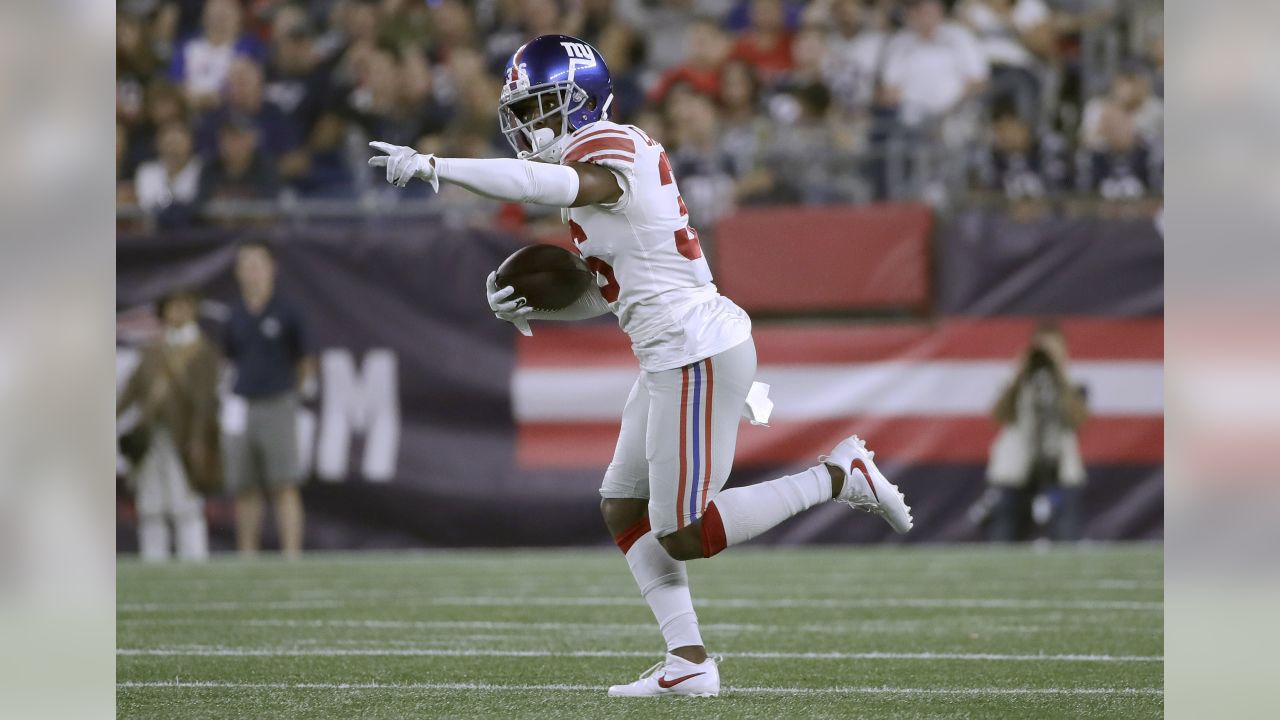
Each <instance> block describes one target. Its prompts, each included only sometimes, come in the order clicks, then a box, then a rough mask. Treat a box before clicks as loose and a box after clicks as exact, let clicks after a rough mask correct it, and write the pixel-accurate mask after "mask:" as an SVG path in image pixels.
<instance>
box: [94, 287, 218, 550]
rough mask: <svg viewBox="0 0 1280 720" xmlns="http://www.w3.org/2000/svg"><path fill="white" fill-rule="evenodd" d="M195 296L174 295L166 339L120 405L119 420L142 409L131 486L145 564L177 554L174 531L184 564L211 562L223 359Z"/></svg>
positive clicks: (144, 360)
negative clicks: (210, 505) (207, 507)
mask: <svg viewBox="0 0 1280 720" xmlns="http://www.w3.org/2000/svg"><path fill="white" fill-rule="evenodd" d="M198 304H199V298H198V296H197V295H196V293H195V292H194V291H192V290H187V289H180V290H177V291H174V292H171V293H169V294H167V295H166V296H165V297H164V298H162V299H161V300H160V302H159V304H158V312H159V315H160V318H161V320H162V322H163V332H162V333H161V335H160V337H158V338H156V339H155V340H153V341H151V342H149V343H148V344H147V345H146V346H144V347H143V348H142V356H141V359H140V360H139V362H138V366H137V368H136V369H135V370H134V372H133V374H132V375H131V376H130V377H129V379H128V381H126V383H125V386H124V390H123V392H122V393H121V394H120V398H119V400H118V401H117V403H116V416H117V417H120V416H121V415H123V414H124V413H125V411H126V410H128V409H129V408H130V407H132V406H134V405H136V406H137V407H138V410H139V420H138V425H137V428H136V429H135V430H133V431H130V432H129V433H127V437H128V438H129V439H130V442H129V443H128V444H129V445H130V446H131V448H126V454H129V453H130V452H132V453H133V454H134V455H135V457H134V458H133V459H134V463H133V469H132V472H131V477H130V480H131V481H132V484H133V487H134V492H135V495H136V505H137V511H138V546H139V552H140V554H141V556H142V559H143V560H163V559H166V558H168V557H169V555H170V539H169V538H170V528H169V524H170V523H172V524H173V535H174V538H175V541H176V542H175V543H174V544H175V545H176V548H177V555H178V557H180V558H182V559H185V560H201V559H204V558H206V557H208V554H209V538H208V529H207V527H206V525H205V518H204V498H203V497H202V494H208V493H212V492H216V491H217V490H218V489H219V488H220V487H221V485H222V455H221V451H220V442H219V428H218V394H217V385H218V367H219V354H218V351H217V349H216V348H215V347H214V345H213V344H212V343H211V342H210V341H209V340H208V339H207V338H206V337H205V336H204V334H203V333H201V331H200V327H199V325H197V324H196V314H197V309H198Z"/></svg>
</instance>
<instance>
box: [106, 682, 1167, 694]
mask: <svg viewBox="0 0 1280 720" xmlns="http://www.w3.org/2000/svg"><path fill="white" fill-rule="evenodd" d="M116 687H117V688H119V689H122V690H126V689H143V688H145V689H153V688H162V689H169V690H204V689H215V690H393V691H394V690H400V691H406V690H407V691H413V690H475V691H479V692H530V691H543V692H603V691H604V689H605V688H604V687H602V686H597V685H562V684H555V685H528V684H512V685H506V684H502V685H497V684H490V683H403V684H391V683H234V682H200V681H187V682H184V681H137V680H131V681H126V682H121V683H116ZM724 692H725V693H726V694H730V695H732V694H738V693H741V694H760V695H766V694H768V695H1163V694H1164V689H1163V688H1154V687H1153V688H1099V687H1083V688H1005V687H989V688H895V687H826V688H801V687H726V688H725V689H724Z"/></svg>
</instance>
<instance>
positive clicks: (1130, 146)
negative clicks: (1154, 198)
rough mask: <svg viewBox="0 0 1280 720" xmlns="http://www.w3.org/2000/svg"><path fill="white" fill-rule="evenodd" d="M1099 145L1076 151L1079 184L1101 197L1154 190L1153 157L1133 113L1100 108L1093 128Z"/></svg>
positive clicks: (1127, 197)
mask: <svg viewBox="0 0 1280 720" xmlns="http://www.w3.org/2000/svg"><path fill="white" fill-rule="evenodd" d="M1095 130H1096V132H1097V134H1098V136H1099V141H1100V143H1101V145H1100V146H1098V147H1094V148H1084V149H1082V150H1081V152H1080V157H1079V162H1080V167H1079V169H1078V173H1079V180H1078V183H1079V186H1080V188H1079V189H1080V190H1082V191H1084V192H1091V193H1094V194H1096V195H1099V196H1101V197H1102V198H1103V199H1105V200H1137V199H1139V198H1143V197H1146V196H1148V195H1151V194H1153V192H1155V191H1157V190H1158V183H1159V178H1158V173H1157V172H1155V170H1156V169H1157V168H1156V166H1157V161H1156V157H1155V155H1154V154H1153V152H1152V147H1151V146H1150V145H1149V144H1148V143H1147V142H1146V141H1145V140H1143V138H1142V136H1141V133H1140V132H1139V131H1138V127H1137V122H1136V120H1135V118H1134V116H1133V115H1131V114H1129V113H1126V112H1124V111H1123V110H1122V109H1120V108H1118V107H1107V108H1104V109H1103V110H1102V111H1101V112H1100V114H1099V117H1098V118H1097V119H1096V128H1095Z"/></svg>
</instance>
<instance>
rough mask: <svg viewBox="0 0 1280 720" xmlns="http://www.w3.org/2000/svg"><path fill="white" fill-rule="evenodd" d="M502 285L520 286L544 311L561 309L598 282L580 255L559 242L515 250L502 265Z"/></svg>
mask: <svg viewBox="0 0 1280 720" xmlns="http://www.w3.org/2000/svg"><path fill="white" fill-rule="evenodd" d="M497 280H498V287H505V286H507V285H510V286H512V287H514V288H515V289H516V292H515V295H513V297H523V298H524V299H525V300H527V301H528V303H529V305H530V306H532V307H535V308H538V309H540V310H561V309H563V308H565V307H568V306H569V305H571V304H573V301H575V300H577V299H578V298H579V297H581V296H582V293H584V292H586V291H587V289H588V288H590V287H591V286H592V285H593V284H594V283H595V273H593V272H591V271H590V270H589V269H587V264H586V263H585V262H583V261H582V258H580V257H578V255H577V254H575V253H572V252H569V251H568V250H565V249H564V248H562V247H557V246H555V245H543V244H538V245H529V246H528V247H523V248H520V249H519V250H517V251H515V252H514V253H511V257H509V258H507V259H506V260H503V261H502V265H500V266H498V278H497Z"/></svg>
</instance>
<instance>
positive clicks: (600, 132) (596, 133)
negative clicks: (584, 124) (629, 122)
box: [569, 127, 628, 145]
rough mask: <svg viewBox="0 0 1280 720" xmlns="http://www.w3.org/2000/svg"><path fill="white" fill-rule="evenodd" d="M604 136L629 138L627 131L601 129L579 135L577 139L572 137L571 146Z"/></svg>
mask: <svg viewBox="0 0 1280 720" xmlns="http://www.w3.org/2000/svg"><path fill="white" fill-rule="evenodd" d="M604 135H613V136H616V137H628V136H627V133H626V131H624V130H622V129H621V128H611V127H606V128H600V129H598V130H592V131H590V132H586V133H583V134H581V135H578V136H577V137H573V136H570V137H571V139H570V140H569V144H570V145H577V144H578V143H580V142H582V141H583V140H586V139H588V138H593V137H599V136H604Z"/></svg>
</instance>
